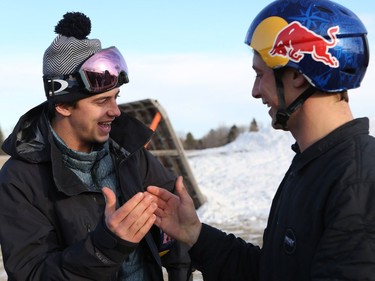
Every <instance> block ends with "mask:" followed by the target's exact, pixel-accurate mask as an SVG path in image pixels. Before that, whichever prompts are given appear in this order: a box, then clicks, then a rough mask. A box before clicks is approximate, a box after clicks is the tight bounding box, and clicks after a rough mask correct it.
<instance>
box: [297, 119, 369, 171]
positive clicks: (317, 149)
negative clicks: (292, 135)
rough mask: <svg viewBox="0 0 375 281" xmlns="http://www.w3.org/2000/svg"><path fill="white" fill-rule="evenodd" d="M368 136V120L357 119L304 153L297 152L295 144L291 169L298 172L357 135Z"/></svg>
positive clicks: (336, 130)
mask: <svg viewBox="0 0 375 281" xmlns="http://www.w3.org/2000/svg"><path fill="white" fill-rule="evenodd" d="M368 134H369V119H368V118H366V117H364V118H358V119H354V120H352V121H349V122H348V123H346V124H344V125H342V126H340V127H338V128H337V129H335V130H334V131H332V132H331V133H329V134H328V135H327V136H325V137H324V138H322V139H321V140H319V141H317V142H316V143H314V144H312V145H311V146H310V147H308V148H307V149H306V150H305V151H304V152H302V153H301V152H299V149H298V146H297V145H296V144H295V145H294V146H293V150H294V151H296V152H297V154H296V156H295V157H294V159H293V161H292V165H291V168H292V169H293V170H294V172H298V171H299V170H301V169H302V168H303V167H304V166H305V165H307V164H308V163H309V162H310V161H312V160H313V159H315V158H317V157H319V156H320V155H322V154H324V153H325V152H327V151H328V150H330V149H333V148H335V147H336V146H337V145H339V144H341V143H343V142H345V141H346V140H348V139H351V138H353V137H354V136H357V135H368Z"/></svg>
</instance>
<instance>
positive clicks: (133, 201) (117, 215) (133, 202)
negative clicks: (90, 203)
mask: <svg viewBox="0 0 375 281" xmlns="http://www.w3.org/2000/svg"><path fill="white" fill-rule="evenodd" d="M143 197H144V195H143V193H141V192H138V193H137V194H136V195H134V196H133V197H132V198H130V199H129V200H128V201H127V202H126V203H125V204H124V205H122V206H121V207H120V208H118V209H117V210H116V212H114V213H113V214H112V217H111V221H108V222H107V224H110V225H111V226H112V227H116V226H117V225H118V224H120V223H121V222H122V221H123V220H125V219H126V217H127V216H128V215H129V214H130V213H131V212H132V211H133V209H134V208H135V207H136V206H137V205H138V204H139V202H141V201H142V199H143ZM108 226H109V225H108Z"/></svg>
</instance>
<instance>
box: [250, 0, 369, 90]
mask: <svg viewBox="0 0 375 281" xmlns="http://www.w3.org/2000/svg"><path fill="white" fill-rule="evenodd" d="M245 43H246V44H247V45H249V46H250V47H251V48H253V49H254V50H255V51H256V52H257V53H259V54H260V55H261V57H262V59H263V60H264V62H265V63H266V64H267V66H268V67H270V68H272V69H279V68H283V67H292V68H295V69H298V70H299V71H300V72H301V73H303V74H304V76H305V77H306V78H307V79H308V81H309V82H310V84H311V85H312V86H313V87H315V88H316V89H318V90H320V91H323V92H341V91H345V90H348V89H353V88H357V87H359V86H360V83H361V81H362V79H363V77H364V75H365V73H366V69H367V66H368V63H369V47H368V42H367V31H366V28H365V26H364V25H363V23H362V22H361V20H360V19H359V18H358V17H357V16H356V15H355V14H354V13H353V12H352V11H350V10H349V9H347V8H345V7H343V6H341V5H339V4H337V3H335V2H332V1H329V0H276V1H274V2H272V3H271V4H269V5H268V6H266V7H265V8H264V9H263V10H262V11H261V12H260V13H259V14H258V15H257V16H256V18H255V19H254V20H253V22H252V24H251V25H250V28H249V30H248V32H247V34H246V38H245Z"/></svg>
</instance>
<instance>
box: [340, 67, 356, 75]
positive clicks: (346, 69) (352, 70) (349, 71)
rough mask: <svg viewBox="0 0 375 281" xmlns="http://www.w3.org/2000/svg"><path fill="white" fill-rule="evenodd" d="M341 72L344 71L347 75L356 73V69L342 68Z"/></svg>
mask: <svg viewBox="0 0 375 281" xmlns="http://www.w3.org/2000/svg"><path fill="white" fill-rule="evenodd" d="M341 72H344V73H346V74H348V75H354V74H355V73H356V70H355V69H354V68H343V69H342V70H341Z"/></svg>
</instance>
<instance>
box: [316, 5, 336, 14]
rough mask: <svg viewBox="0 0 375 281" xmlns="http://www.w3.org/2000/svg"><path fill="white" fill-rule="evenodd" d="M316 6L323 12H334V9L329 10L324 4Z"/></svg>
mask: <svg viewBox="0 0 375 281" xmlns="http://www.w3.org/2000/svg"><path fill="white" fill-rule="evenodd" d="M315 8H317V9H318V10H319V11H321V12H323V13H327V14H333V11H332V10H329V9H327V8H325V7H322V6H315Z"/></svg>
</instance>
